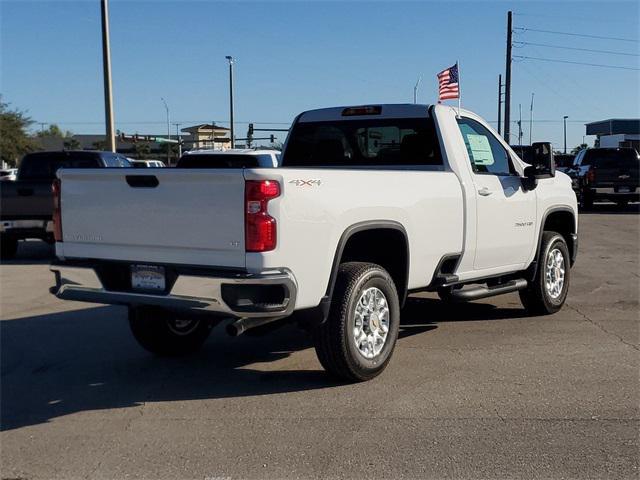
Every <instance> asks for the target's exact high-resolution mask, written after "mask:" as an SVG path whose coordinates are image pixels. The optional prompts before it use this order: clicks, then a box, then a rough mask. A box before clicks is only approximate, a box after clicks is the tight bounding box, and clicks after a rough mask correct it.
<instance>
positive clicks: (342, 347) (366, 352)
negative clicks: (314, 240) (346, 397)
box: [313, 262, 400, 382]
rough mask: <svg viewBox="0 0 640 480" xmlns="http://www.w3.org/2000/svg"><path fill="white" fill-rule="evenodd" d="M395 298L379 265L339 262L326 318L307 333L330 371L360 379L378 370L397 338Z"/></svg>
mask: <svg viewBox="0 0 640 480" xmlns="http://www.w3.org/2000/svg"><path fill="white" fill-rule="evenodd" d="M399 326H400V302H399V300H398V293H397V290H396V287H395V284H394V283H393V280H392V279H391V276H390V275H389V274H388V273H387V271H386V270H384V269H383V268H382V267H380V266H379V265H375V264H372V263H363V262H348V263H344V264H342V265H340V270H339V271H338V277H337V279H336V286H335V289H334V294H333V301H332V304H331V309H330V311H329V317H328V318H327V320H326V321H325V322H324V323H323V324H322V325H320V326H318V327H316V329H315V330H314V332H313V335H314V342H315V348H316V354H317V355H318V359H319V360H320V363H321V364H322V366H323V367H324V368H325V370H327V371H328V372H329V373H330V374H332V375H334V376H336V377H339V378H341V379H343V380H348V381H352V382H361V381H364V380H369V379H372V378H374V377H376V376H377V375H379V374H380V373H381V372H382V371H383V370H384V369H385V367H386V366H387V364H388V363H389V360H390V359H391V354H392V353H393V349H394V347H395V344H396V340H397V338H398V329H399Z"/></svg>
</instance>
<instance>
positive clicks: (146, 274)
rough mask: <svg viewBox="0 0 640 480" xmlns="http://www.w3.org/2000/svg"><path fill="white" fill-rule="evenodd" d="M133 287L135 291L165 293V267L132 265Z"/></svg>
mask: <svg viewBox="0 0 640 480" xmlns="http://www.w3.org/2000/svg"><path fill="white" fill-rule="evenodd" d="M131 287H132V288H133V289H134V290H146V291H163V290H164V288H165V276H164V267H158V266H156V265H131Z"/></svg>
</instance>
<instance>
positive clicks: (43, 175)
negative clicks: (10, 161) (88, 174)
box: [19, 152, 101, 180]
mask: <svg viewBox="0 0 640 480" xmlns="http://www.w3.org/2000/svg"><path fill="white" fill-rule="evenodd" d="M100 166H101V165H100V157H99V156H98V154H96V153H92V152H40V153H30V154H28V155H25V157H24V158H23V159H22V162H21V163H20V171H19V172H20V180H53V179H54V178H55V176H56V171H57V170H58V169H59V168H97V167H100Z"/></svg>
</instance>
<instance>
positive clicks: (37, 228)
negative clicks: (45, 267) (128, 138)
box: [0, 151, 131, 259]
mask: <svg viewBox="0 0 640 480" xmlns="http://www.w3.org/2000/svg"><path fill="white" fill-rule="evenodd" d="M130 166H131V164H130V163H129V160H127V158H126V157H125V156H124V155H120V154H118V153H112V152H99V151H62V152H60V151H58V152H37V153H30V154H28V155H25V157H24V158H23V159H22V161H21V162H20V167H19V169H18V175H17V178H16V180H15V181H13V182H0V247H1V248H0V250H1V255H2V258H3V259H6V258H12V257H13V256H15V254H16V251H17V249H18V240H24V239H26V238H39V239H41V240H44V241H46V242H49V243H53V228H52V223H51V216H52V210H53V197H52V193H51V183H52V182H53V179H54V178H55V176H56V171H57V170H58V169H59V168H104V167H130Z"/></svg>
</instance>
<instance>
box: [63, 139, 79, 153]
mask: <svg viewBox="0 0 640 480" xmlns="http://www.w3.org/2000/svg"><path fill="white" fill-rule="evenodd" d="M64 148H65V150H78V149H79V148H80V142H79V141H78V140H77V139H75V138H73V137H72V136H68V137H66V138H65V139H64Z"/></svg>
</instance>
